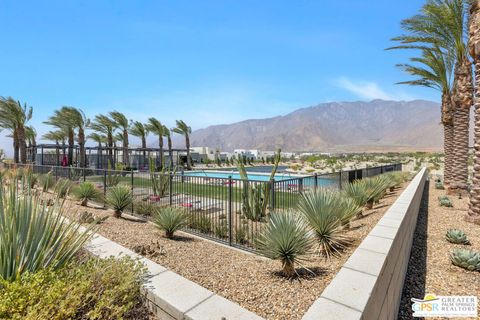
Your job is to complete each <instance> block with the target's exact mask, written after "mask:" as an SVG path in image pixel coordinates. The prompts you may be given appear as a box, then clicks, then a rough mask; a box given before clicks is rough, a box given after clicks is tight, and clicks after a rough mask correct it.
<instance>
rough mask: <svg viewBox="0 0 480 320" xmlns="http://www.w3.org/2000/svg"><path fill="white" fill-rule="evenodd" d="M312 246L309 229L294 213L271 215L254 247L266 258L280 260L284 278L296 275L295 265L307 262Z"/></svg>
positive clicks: (312, 241) (312, 240)
mask: <svg viewBox="0 0 480 320" xmlns="http://www.w3.org/2000/svg"><path fill="white" fill-rule="evenodd" d="M313 246H314V239H313V237H312V233H311V231H309V227H308V225H307V223H306V222H305V220H304V219H302V217H301V216H300V215H299V214H297V213H296V212H292V211H288V212H281V213H276V212H274V213H272V214H271V215H270V219H269V221H268V224H267V225H266V227H265V229H264V230H263V231H262V232H261V233H260V235H259V236H258V237H257V238H256V247H257V250H258V252H259V253H260V254H262V255H264V256H265V257H267V258H270V259H274V260H280V262H281V263H282V273H283V274H284V275H285V276H286V277H293V276H294V275H295V274H296V270H295V265H297V264H298V265H300V266H302V264H303V263H305V262H307V261H308V260H309V256H310V253H311V251H312V248H313Z"/></svg>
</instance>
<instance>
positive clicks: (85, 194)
mask: <svg viewBox="0 0 480 320" xmlns="http://www.w3.org/2000/svg"><path fill="white" fill-rule="evenodd" d="M73 196H74V197H75V199H77V200H79V201H81V205H82V206H84V207H85V206H87V204H88V201H101V200H102V199H103V194H102V192H101V191H100V190H98V189H97V188H96V187H95V185H94V184H93V183H91V182H82V183H80V184H79V185H78V186H77V187H76V188H75V189H73Z"/></svg>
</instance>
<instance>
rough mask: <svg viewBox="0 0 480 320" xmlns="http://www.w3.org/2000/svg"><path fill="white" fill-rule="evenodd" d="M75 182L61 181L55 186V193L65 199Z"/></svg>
mask: <svg viewBox="0 0 480 320" xmlns="http://www.w3.org/2000/svg"><path fill="white" fill-rule="evenodd" d="M72 184H73V182H72V181H70V180H68V179H63V178H62V179H59V180H58V181H57V184H56V185H55V188H54V192H55V193H56V194H57V195H58V197H59V198H65V197H66V196H67V195H68V193H69V192H70V188H71V187H72Z"/></svg>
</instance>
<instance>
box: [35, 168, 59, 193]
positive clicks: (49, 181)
mask: <svg viewBox="0 0 480 320" xmlns="http://www.w3.org/2000/svg"><path fill="white" fill-rule="evenodd" d="M38 180H39V183H40V186H41V187H42V191H43V192H47V191H48V190H50V189H51V188H52V187H53V186H54V185H55V177H53V176H52V172H51V171H50V172H48V173H45V174H41V175H40V176H39V177H38Z"/></svg>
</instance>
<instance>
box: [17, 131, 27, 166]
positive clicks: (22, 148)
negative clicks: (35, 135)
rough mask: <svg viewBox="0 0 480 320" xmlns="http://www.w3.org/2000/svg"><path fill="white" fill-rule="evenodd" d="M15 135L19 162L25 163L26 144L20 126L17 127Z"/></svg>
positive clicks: (23, 132)
mask: <svg viewBox="0 0 480 320" xmlns="http://www.w3.org/2000/svg"><path fill="white" fill-rule="evenodd" d="M17 135H18V146H19V148H20V162H21V163H27V143H26V141H25V128H24V127H23V126H22V125H19V126H18V130H17Z"/></svg>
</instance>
